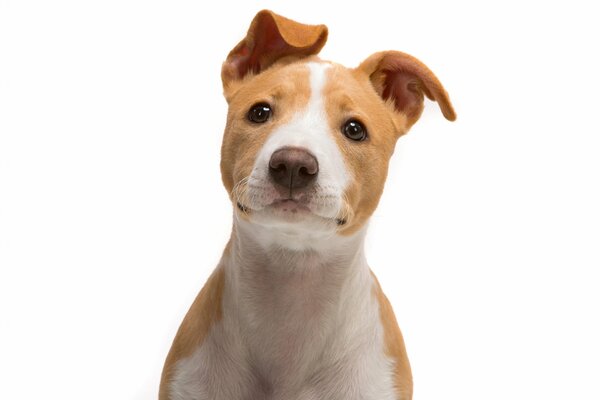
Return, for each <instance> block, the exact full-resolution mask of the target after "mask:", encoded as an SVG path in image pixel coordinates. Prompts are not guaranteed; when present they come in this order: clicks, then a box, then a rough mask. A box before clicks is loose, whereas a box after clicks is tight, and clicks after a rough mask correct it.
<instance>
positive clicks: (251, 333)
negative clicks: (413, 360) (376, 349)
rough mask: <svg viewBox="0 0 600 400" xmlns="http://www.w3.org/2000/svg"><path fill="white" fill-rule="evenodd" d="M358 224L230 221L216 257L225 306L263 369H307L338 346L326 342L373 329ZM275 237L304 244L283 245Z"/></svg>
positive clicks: (277, 373) (289, 372)
mask: <svg viewBox="0 0 600 400" xmlns="http://www.w3.org/2000/svg"><path fill="white" fill-rule="evenodd" d="M365 231H366V228H363V229H362V230H361V231H359V232H357V233H356V234H354V235H352V236H348V237H341V236H338V235H333V236H327V237H321V235H318V234H314V233H312V234H309V233H307V232H297V231H295V232H289V231H288V232H283V233H282V232H281V231H280V230H278V229H272V228H271V227H261V226H258V225H255V224H251V223H249V222H247V221H240V220H236V221H235V222H234V227H233V233H232V239H231V242H230V244H229V246H228V251H227V253H226V256H225V257H224V259H223V266H224V268H225V276H226V282H227V283H226V289H225V293H226V297H225V301H224V313H225V314H228V315H230V316H231V317H232V318H233V319H234V320H235V323H233V324H232V326H236V330H238V332H239V333H240V335H241V337H242V338H243V339H242V340H243V341H244V342H246V344H247V348H248V349H249V353H250V357H251V359H252V362H253V364H254V365H256V367H257V368H258V369H259V370H261V369H262V371H261V373H262V374H264V375H265V376H270V377H293V376H295V377H298V378H300V377H301V376H303V375H304V374H309V373H312V372H313V371H311V370H310V367H309V366H311V365H313V367H314V360H315V359H317V358H319V357H320V355H322V354H323V353H324V352H326V351H332V352H333V353H335V354H344V353H345V352H344V350H343V349H341V348H340V349H338V350H335V349H333V350H332V349H331V346H333V344H332V343H356V342H359V343H360V342H361V341H364V338H370V336H369V334H365V332H364V331H369V329H371V331H372V329H373V328H372V327H373V326H374V325H375V323H376V318H377V312H376V311H375V312H373V310H371V307H376V306H374V300H373V299H372V297H373V294H372V285H371V283H372V277H371V275H370V270H369V268H368V266H367V262H366V259H365V256H364V251H363V244H364V236H365ZM282 238H284V240H290V239H294V240H304V243H305V244H310V246H308V245H307V246H304V248H302V249H299V248H298V246H294V248H293V249H290V248H287V247H283V246H282V243H281V240H282ZM374 310H376V308H374ZM365 318H367V319H368V318H370V319H372V320H373V321H370V320H369V321H365V320H364V319H365ZM340 338H344V339H348V340H349V342H346V341H345V340H342V341H340V340H339V339H340ZM361 338H362V339H361ZM332 339H336V340H332ZM352 340H355V341H354V342H353V341H352ZM332 358H335V357H333V356H332ZM305 368H307V370H306V371H305V370H304V369H305ZM282 379H284V378H282Z"/></svg>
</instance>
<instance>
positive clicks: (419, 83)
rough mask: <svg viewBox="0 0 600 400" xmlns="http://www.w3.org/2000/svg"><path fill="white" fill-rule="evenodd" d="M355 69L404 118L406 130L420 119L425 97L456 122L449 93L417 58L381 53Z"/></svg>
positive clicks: (387, 52) (399, 53)
mask: <svg viewBox="0 0 600 400" xmlns="http://www.w3.org/2000/svg"><path fill="white" fill-rule="evenodd" d="M357 69H358V70H361V71H363V72H364V73H366V74H367V76H368V77H369V79H370V80H371V83H372V84H373V87H374V88H375V90H376V91H377V93H378V94H379V96H381V97H382V98H383V99H384V100H388V99H391V100H392V101H393V102H394V106H395V108H396V111H398V112H400V113H403V114H404V115H406V117H407V118H408V121H407V122H408V127H410V126H412V125H413V124H414V123H415V122H417V120H418V119H419V117H420V116H421V113H422V112H423V99H424V96H427V97H428V98H429V99H430V100H434V101H437V102H438V104H439V106H440V109H441V110H442V114H444V117H446V119H447V120H450V121H454V120H455V119H456V113H455V112H454V108H452V104H451V103H450V99H449V98H448V93H446V91H445V90H444V87H443V86H442V84H441V83H440V81H439V80H438V79H437V78H436V76H435V75H434V74H433V72H431V71H430V70H429V68H427V66H426V65H425V64H423V63H422V62H421V61H419V60H417V59H416V58H414V57H412V56H410V55H408V54H405V53H401V52H399V51H383V52H380V53H375V54H373V55H372V56H370V57H369V58H367V59H366V60H365V61H363V62H362V63H361V64H360V66H359V67H358V68H357Z"/></svg>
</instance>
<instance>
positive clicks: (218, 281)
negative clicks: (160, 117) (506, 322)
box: [159, 10, 456, 400]
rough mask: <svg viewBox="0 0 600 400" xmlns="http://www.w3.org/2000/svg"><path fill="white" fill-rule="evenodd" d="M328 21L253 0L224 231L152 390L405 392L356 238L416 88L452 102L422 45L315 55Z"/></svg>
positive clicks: (199, 394)
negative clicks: (418, 52) (354, 59)
mask: <svg viewBox="0 0 600 400" xmlns="http://www.w3.org/2000/svg"><path fill="white" fill-rule="evenodd" d="M327 35H328V31H327V27H326V26H324V25H305V24H302V23H299V22H296V21H292V20H290V19H287V18H285V17H282V16H280V15H277V14H275V13H273V12H271V11H268V10H263V11H261V12H259V13H258V14H257V15H256V16H255V18H254V19H253V21H252V23H251V25H250V28H249V30H248V33H247V36H246V37H245V38H244V39H243V40H242V41H241V42H240V43H239V44H238V45H237V46H236V47H235V48H234V49H233V50H231V52H230V53H229V55H228V56H227V59H226V60H225V62H224V63H223V66H222V72H221V78H222V82H223V88H224V95H225V98H226V100H227V103H228V105H229V109H228V114H227V123H226V127H225V133H224V137H223V144H222V149H221V175H222V180H223V183H224V186H225V188H226V189H227V192H228V193H229V197H230V199H231V203H232V207H233V213H234V217H233V228H232V233H231V239H230V241H229V243H228V244H227V246H226V248H225V251H224V253H223V256H222V259H221V261H220V262H219V265H218V266H217V268H216V269H215V271H214V272H213V274H212V275H211V276H210V278H209V279H208V281H207V282H206V284H205V286H204V288H203V289H202V290H201V291H200V294H199V295H198V296H197V298H196V300H195V301H194V302H193V304H192V306H191V308H190V310H189V311H188V313H187V315H186V316H185V319H184V320H183V322H182V324H181V326H180V328H179V330H178V332H177V335H176V337H175V339H174V341H173V345H172V347H171V350H170V352H169V354H168V356H167V359H166V362H165V366H164V369H163V374H162V378H161V385H160V391H159V399H160V400H188V399H195V400H206V399H210V400H317V399H318V400H321V399H326V400H336V399H339V400H342V399H343V400H359V399H360V400H392V399H394V400H397V399H403V400H404V399H411V398H412V386H413V385H412V375H411V369H410V364H409V361H408V357H407V354H406V350H405V346H404V341H403V338H402V334H401V333H400V329H399V328H398V325H397V322H396V318H395V316H394V313H393V311H392V307H391V305H390V303H389V301H388V300H387V298H386V297H385V295H384V294H383V292H382V290H381V287H380V285H379V283H378V281H377V279H376V278H375V275H374V274H373V273H372V272H371V270H370V269H369V266H368V265H367V262H366V259H365V254H364V245H363V243H364V238H365V234H366V231H367V225H368V220H369V217H370V216H371V215H372V214H373V211H374V210H375V208H376V206H377V203H378V202H379V199H380V196H381V194H382V191H383V186H384V182H385V180H386V175H387V170H388V162H389V159H390V157H391V156H392V153H393V151H394V146H395V143H396V141H397V139H398V138H399V137H400V136H402V135H403V134H405V133H406V132H407V131H408V130H409V129H410V127H411V126H412V125H413V124H414V123H415V122H416V121H417V120H418V119H419V117H420V115H421V113H422V111H423V107H424V98H425V97H427V98H429V99H431V100H433V101H436V102H437V103H438V105H439V107H440V109H441V111H442V114H443V115H444V117H445V118H446V119H448V120H450V121H453V120H454V119H455V118H456V114H455V112H454V109H453V107H452V104H451V103H450V100H449V97H448V95H447V93H446V91H445V90H444V88H443V87H442V85H441V83H440V81H439V80H438V79H437V78H436V77H435V75H434V74H433V73H432V72H431V71H430V70H429V69H428V68H427V67H426V66H425V65H424V64H423V63H422V62H420V61H419V60H417V59H416V58H414V57H412V56H410V55H407V54H404V53H401V52H398V51H384V52H379V53H375V54H373V55H371V56H370V57H368V58H367V59H366V60H365V61H363V62H362V63H361V64H360V65H359V66H358V67H357V68H354V69H348V68H345V67H343V66H341V65H339V64H336V63H333V62H329V61H323V60H321V59H320V58H318V57H317V54H318V53H319V51H320V50H321V48H322V47H323V45H324V44H325V41H326V40H327Z"/></svg>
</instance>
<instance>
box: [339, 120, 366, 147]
mask: <svg viewBox="0 0 600 400" xmlns="http://www.w3.org/2000/svg"><path fill="white" fill-rule="evenodd" d="M342 133H343V134H344V136H346V137H347V138H348V139H351V140H354V141H357V142H360V141H361V140H365V139H366V138H367V128H365V126H364V125H363V124H362V123H361V122H359V121H357V120H355V119H350V120H348V121H346V123H345V124H344V126H342Z"/></svg>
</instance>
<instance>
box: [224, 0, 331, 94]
mask: <svg viewBox="0 0 600 400" xmlns="http://www.w3.org/2000/svg"><path fill="white" fill-rule="evenodd" d="M326 41H327V27H326V26H325V25H305V24H301V23H299V22H296V21H292V20H290V19H287V18H285V17H282V16H280V15H277V14H275V13H274V12H272V11H269V10H263V11H261V12H259V13H258V14H256V16H255V17H254V19H253V20H252V23H251V24H250V29H248V34H247V35H246V37H245V38H244V39H243V40H242V41H241V42H240V43H239V44H238V45H237V46H236V47H235V48H234V49H233V50H231V52H230V53H229V55H228V56H227V60H225V62H224V63H223V68H222V70H221V79H222V80H223V86H224V87H225V88H227V86H228V85H229V84H230V83H231V82H232V81H236V80H240V79H242V78H244V77H245V76H246V75H247V74H249V73H254V74H258V73H259V72H261V71H263V70H265V69H267V68H268V67H270V66H271V65H272V64H273V63H275V62H276V61H277V60H279V59H281V58H283V57H286V56H297V57H307V56H310V55H314V54H317V53H318V52H319V51H320V50H321V49H322V48H323V46H324V45H325V42H326Z"/></svg>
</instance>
